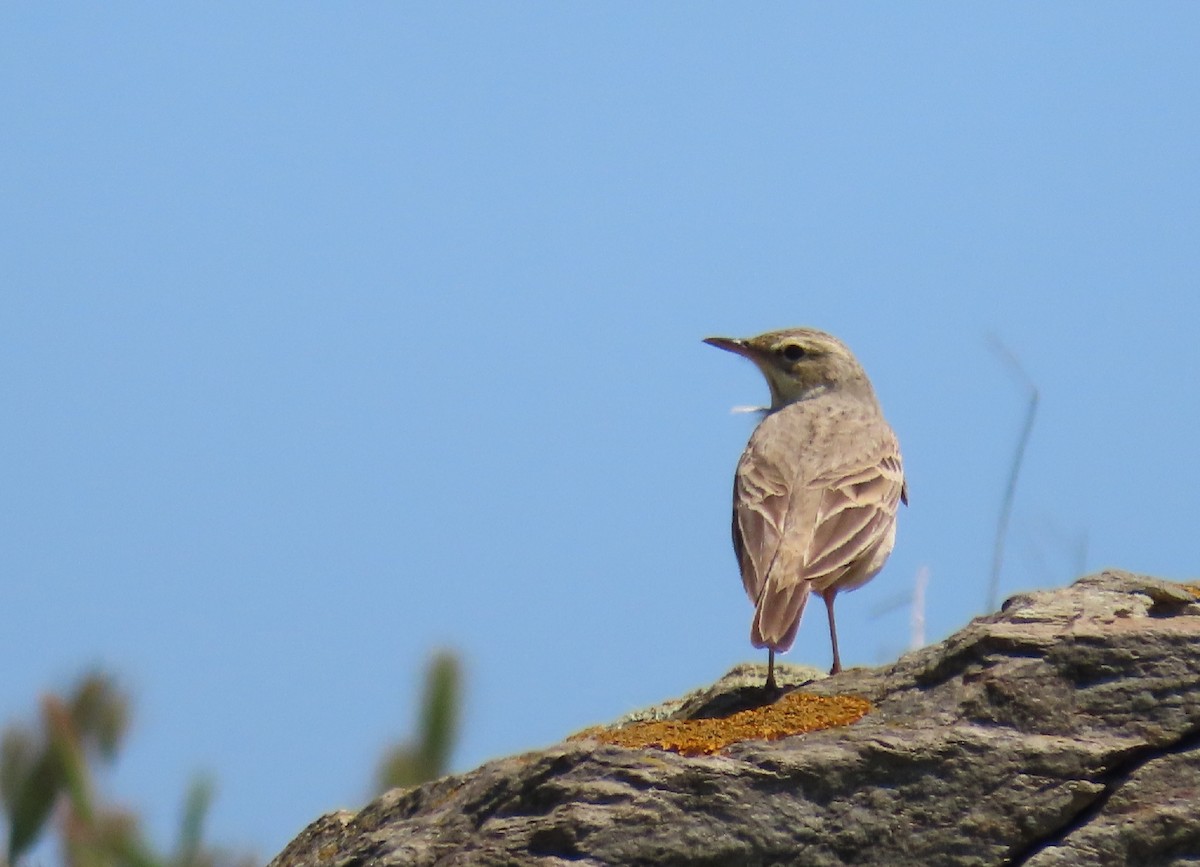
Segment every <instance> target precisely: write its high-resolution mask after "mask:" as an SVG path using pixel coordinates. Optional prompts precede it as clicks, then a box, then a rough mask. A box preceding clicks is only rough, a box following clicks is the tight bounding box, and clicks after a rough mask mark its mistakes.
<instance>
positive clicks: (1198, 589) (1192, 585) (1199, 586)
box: [1183, 581, 1200, 599]
mask: <svg viewBox="0 0 1200 867" xmlns="http://www.w3.org/2000/svg"><path fill="white" fill-rule="evenodd" d="M1183 589H1184V590H1186V591H1187V592H1188V593H1191V594H1192V595H1193V596H1195V597H1196V598H1198V599H1200V583H1197V582H1195V581H1188V582H1187V583H1185V584H1184V585H1183Z"/></svg>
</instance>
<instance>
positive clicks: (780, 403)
mask: <svg viewBox="0 0 1200 867" xmlns="http://www.w3.org/2000/svg"><path fill="white" fill-rule="evenodd" d="M705 342H706V343H709V344H711V345H713V346H717V347H719V348H721V349H726V350H729V351H730V352H735V353H737V354H739V355H743V356H745V357H746V358H749V359H750V360H751V361H753V362H754V363H755V364H756V365H758V368H759V369H760V370H761V371H762V373H763V375H764V376H765V377H766V379H767V384H768V385H769V386H770V389H771V406H770V407H769V408H767V409H766V414H765V417H764V418H763V419H762V421H761V422H760V423H759V425H758V427H757V428H755V430H754V433H753V434H752V435H751V437H750V441H749V443H747V445H746V450H745V451H744V452H743V453H742V457H741V460H739V461H738V467H737V474H736V476H735V478H734V494H733V545H734V550H735V552H736V553H737V558H738V563H739V565H740V567H741V572H742V583H743V585H744V586H745V588H746V594H747V595H748V596H749V597H750V599H751V601H752V602H753V603H754V605H755V612H754V621H753V625H752V626H751V630H750V640H751V641H752V642H753V644H754V646H755V647H766V648H769V657H768V659H769V662H770V665H769V667H768V684H767V685H768V686H769V687H772V688H774V686H775V684H774V659H775V652H776V651H779V652H782V651H785V650H787V649H788V648H790V647H791V646H792V642H793V641H795V638H796V630H797V629H798V628H799V626H800V618H801V615H802V614H803V613H804V606H805V603H806V602H807V601H808V595H809V593H810V592H811V591H814V590H815V591H816V592H818V593H820V594H821V595H822V597H823V598H824V600H825V605H826V609H827V611H828V615H829V633H830V639H831V642H832V644H833V667H832V669H831V673H836V672H837V671H840V670H841V659H840V657H839V654H838V645H837V627H836V625H835V622H834V617H833V601H834V597H835V596H836V595H837V593H838V592H839V591H842V590H853V589H855V588H856V587H860V586H862V585H863V584H865V583H866V582H867V581H869V580H870V579H871V578H873V577H874V576H875V574H876V573H877V572H878V571H879V570H880V569H881V568H882V567H883V564H884V561H885V560H887V557H888V555H889V554H890V553H891V551H892V546H893V544H894V543H895V538H896V511H897V508H898V506H899V503H900V502H901V501H904V502H906V503H907V502H908V498H907V490H906V488H905V483H904V470H903V466H902V464H901V460H900V449H899V445H898V444H897V442H896V436H895V434H894V433H893V432H892V429H891V428H890V427H889V426H888V423H887V422H886V421H885V420H884V418H883V413H882V411H881V410H880V408H879V403H878V401H877V400H876V398H875V393H874V390H873V389H872V388H871V384H870V381H869V380H868V379H867V375H866V373H865V372H864V371H863V369H862V367H861V365H859V363H858V361H857V360H856V359H855V358H854V356H853V355H852V354H851V352H850V350H849V349H847V348H846V346H845V345H844V344H843V343H842V342H841V341H839V340H838V339H837V338H835V337H833V336H832V335H829V334H826V333H825V332H822V331H817V330H815V329H811V328H793V329H787V330H784V331H773V332H769V333H767V334H762V335H760V336H758V337H754V338H750V339H748V340H734V339H731V338H723V337H712V338H709V339H708V340H706V341H705Z"/></svg>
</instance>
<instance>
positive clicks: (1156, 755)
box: [272, 571, 1200, 867]
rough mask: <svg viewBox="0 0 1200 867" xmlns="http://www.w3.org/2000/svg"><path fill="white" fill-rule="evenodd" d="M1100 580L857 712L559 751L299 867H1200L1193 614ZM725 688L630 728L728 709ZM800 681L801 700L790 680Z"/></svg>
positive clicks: (987, 635) (1198, 695)
mask: <svg viewBox="0 0 1200 867" xmlns="http://www.w3.org/2000/svg"><path fill="white" fill-rule="evenodd" d="M1194 590H1195V588H1191V587H1190V586H1188V585H1180V584H1175V583H1172V582H1168V581H1162V580H1158V579H1154V578H1149V577H1145V576H1139V575H1133V574H1130V573H1126V572H1116V571H1107V572H1102V573H1100V574H1097V575H1091V576H1088V577H1086V578H1083V579H1081V580H1079V581H1077V582H1076V583H1075V584H1073V585H1071V586H1070V587H1067V588H1064V589H1060V590H1051V591H1045V592H1038V593H1029V594H1024V595H1020V596H1016V597H1013V598H1012V599H1010V600H1008V602H1006V603H1005V605H1004V607H1003V608H1002V610H1001V611H999V612H998V613H996V614H993V615H991V616H988V617H982V618H979V619H977V620H975V621H973V622H972V623H971V624H969V625H968V626H967V627H966V628H965V629H963V630H961V631H960V632H958V633H956V634H954V635H953V636H951V637H950V638H948V639H946V640H945V641H943V642H941V643H939V644H936V645H932V646H930V647H927V648H924V649H922V650H919V651H916V652H913V653H910V654H907V655H906V656H904V657H902V658H901V659H900V660H898V661H897V662H896V663H894V664H892V665H889V666H885V667H881V668H877V669H852V670H849V671H845V672H842V673H841V674H839V675H837V676H835V677H831V678H817V677H813V675H812V673H811V672H804V671H800V670H793V671H792V672H791V673H790V674H791V678H792V682H798V681H806V682H805V684H804V686H802V687H801V688H802V689H804V690H806V691H810V692H815V693H823V694H854V695H861V696H864V697H866V698H867V699H869V700H870V701H871V702H872V703H873V704H874V705H875V710H874V711H872V712H871V713H869V714H868V715H867V716H866V717H864V718H863V719H862V720H860V721H859V722H857V723H855V724H853V725H850V726H845V727H840V728H833V729H826V730H824V731H816V732H810V733H808V734H803V735H798V736H795V737H789V738H784V739H782V740H777V741H743V742H741V743H737V744H734V745H733V746H730V747H728V748H726V749H725V750H724V751H722V752H721V753H719V754H717V755H713V756H700V757H687V756H681V755H677V754H675V753H670V752H664V751H660V750H655V749H649V748H648V749H627V748H621V747H615V746H607V745H601V744H599V743H596V742H594V741H588V740H583V741H567V742H564V743H560V744H556V745H554V746H551V747H548V748H546V749H544V750H540V751H537V752H532V753H527V754H524V755H519V756H513V757H510V758H505V759H500V760H498V761H494V762H489V763H488V764H485V765H483V766H482V767H480V768H477V769H476V770H474V771H471V772H469V773H466V774H462V775H458V776H451V777H445V778H443V779H440V780H437V781H434V782H432V783H428V784H426V785H423V786H419V787H416V788H412V789H405V790H394V791H391V792H389V793H387V794H385V795H383V796H382V797H381V798H379V799H378V800H376V801H374V802H373V803H371V804H369V805H368V806H366V807H365V808H363V809H362V810H361V811H359V812H357V813H350V812H344V811H343V812H338V813H331V814H328V815H326V816H323V817H321V818H320V819H318V820H317V821H316V822H314V823H313V824H312V825H310V826H309V827H308V828H307V829H305V831H304V832H303V833H301V834H300V836H299V837H297V838H296V839H295V840H294V841H292V843H290V844H289V845H288V846H287V848H286V849H284V851H283V852H282V853H280V855H279V856H278V857H277V858H276V859H275V860H274V861H273V862H272V867H309V865H393V864H394V865H400V864H405V865H407V864H413V865H467V864H472V865H474V864H480V865H501V864H505V865H510V864H531V865H547V867H549V865H567V864H573V865H602V864H605V865H607V864H612V865H660V864H662V865H725V864H729V865H783V864H803V865H827V864H828V865H843V864H886V865H942V864H945V865H995V864H1014V865H1016V864H1023V865H1031V867H1051V865H1054V867H1058V865H1108V864H1114V865H1116V864H1130V865H1168V864H1170V865H1182V864H1200V652H1198V650H1200V598H1198V597H1197V595H1196V594H1195V592H1193V591H1194ZM754 674H755V673H754V672H747V671H746V670H741V671H740V672H736V671H735V672H734V673H731V675H732V676H731V677H729V678H728V679H726V678H723V679H722V681H719V682H718V684H716V685H714V687H710V688H708V689H707V690H705V691H704V692H703V694H702V695H696V694H693V695H691V696H688V697H684V699H679V700H675V701H673V702H667V703H665V704H664V705H660V706H659V707H658V708H657V709H651V710H649V711H646V712H644V713H643V714H641V716H640V718H663V717H668V716H672V717H674V718H688V715H689V714H692V713H695V712H696V708H697V707H699V706H701V705H703V706H705V707H709V708H711V707H713V706H714V705H713V702H714V700H715V701H716V702H717V705H720V703H721V701H722V700H723V699H724V698H729V700H730V701H731V702H732V703H733V704H735V705H736V704H737V703H738V702H740V701H742V700H743V699H744V698H745V696H746V691H747V689H748V688H750V687H748V686H747V676H748V675H754ZM810 678H811V679H810Z"/></svg>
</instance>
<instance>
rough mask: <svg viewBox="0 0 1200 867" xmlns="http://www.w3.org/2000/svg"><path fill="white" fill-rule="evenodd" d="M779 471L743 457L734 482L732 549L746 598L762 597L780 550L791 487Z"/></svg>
mask: <svg viewBox="0 0 1200 867" xmlns="http://www.w3.org/2000/svg"><path fill="white" fill-rule="evenodd" d="M788 481H789V480H788V479H786V478H785V477H784V475H783V473H782V472H781V471H780V469H779V467H777V466H776V465H774V464H772V463H770V462H767V461H755V460H754V459H753V458H752V456H751V455H749V454H747V455H746V456H745V457H743V459H742V462H741V464H740V465H739V467H738V472H737V475H736V476H735V478H734V489H733V549H734V551H735V552H736V553H737V558H738V565H739V566H740V567H741V570H742V584H743V585H744V586H745V588H746V595H747V596H749V597H750V600H751V601H752V602H754V603H757V602H758V599H759V596H761V595H762V589H763V584H765V583H766V580H767V573H768V572H769V571H770V568H771V563H772V562H773V561H774V560H775V555H776V553H777V552H778V550H779V542H780V540H781V539H782V538H783V532H784V528H785V523H786V521H787V515H788V509H789V504H790V500H791V496H790V485H789V484H788Z"/></svg>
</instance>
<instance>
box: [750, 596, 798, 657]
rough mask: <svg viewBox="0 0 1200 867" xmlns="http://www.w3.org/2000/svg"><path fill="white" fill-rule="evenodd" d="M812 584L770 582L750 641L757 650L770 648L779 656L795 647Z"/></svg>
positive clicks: (751, 631) (760, 605) (751, 628)
mask: <svg viewBox="0 0 1200 867" xmlns="http://www.w3.org/2000/svg"><path fill="white" fill-rule="evenodd" d="M808 591H809V584H808V582H807V581H797V582H791V583H788V584H785V585H783V586H780V585H779V584H777V583H775V582H773V581H768V582H767V586H766V587H764V588H763V592H762V595H761V596H759V597H758V606H757V607H756V609H755V611H754V623H753V624H752V625H751V626H750V641H751V643H753V645H754V646H755V647H769V648H771V649H772V650H775V651H777V652H779V653H783V652H784V651H785V650H787V649H788V648H790V647H791V646H792V642H794V641H795V640H796V630H798V629H799V628H800V618H801V617H802V616H803V615H804V606H805V604H806V603H807V602H808Z"/></svg>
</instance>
